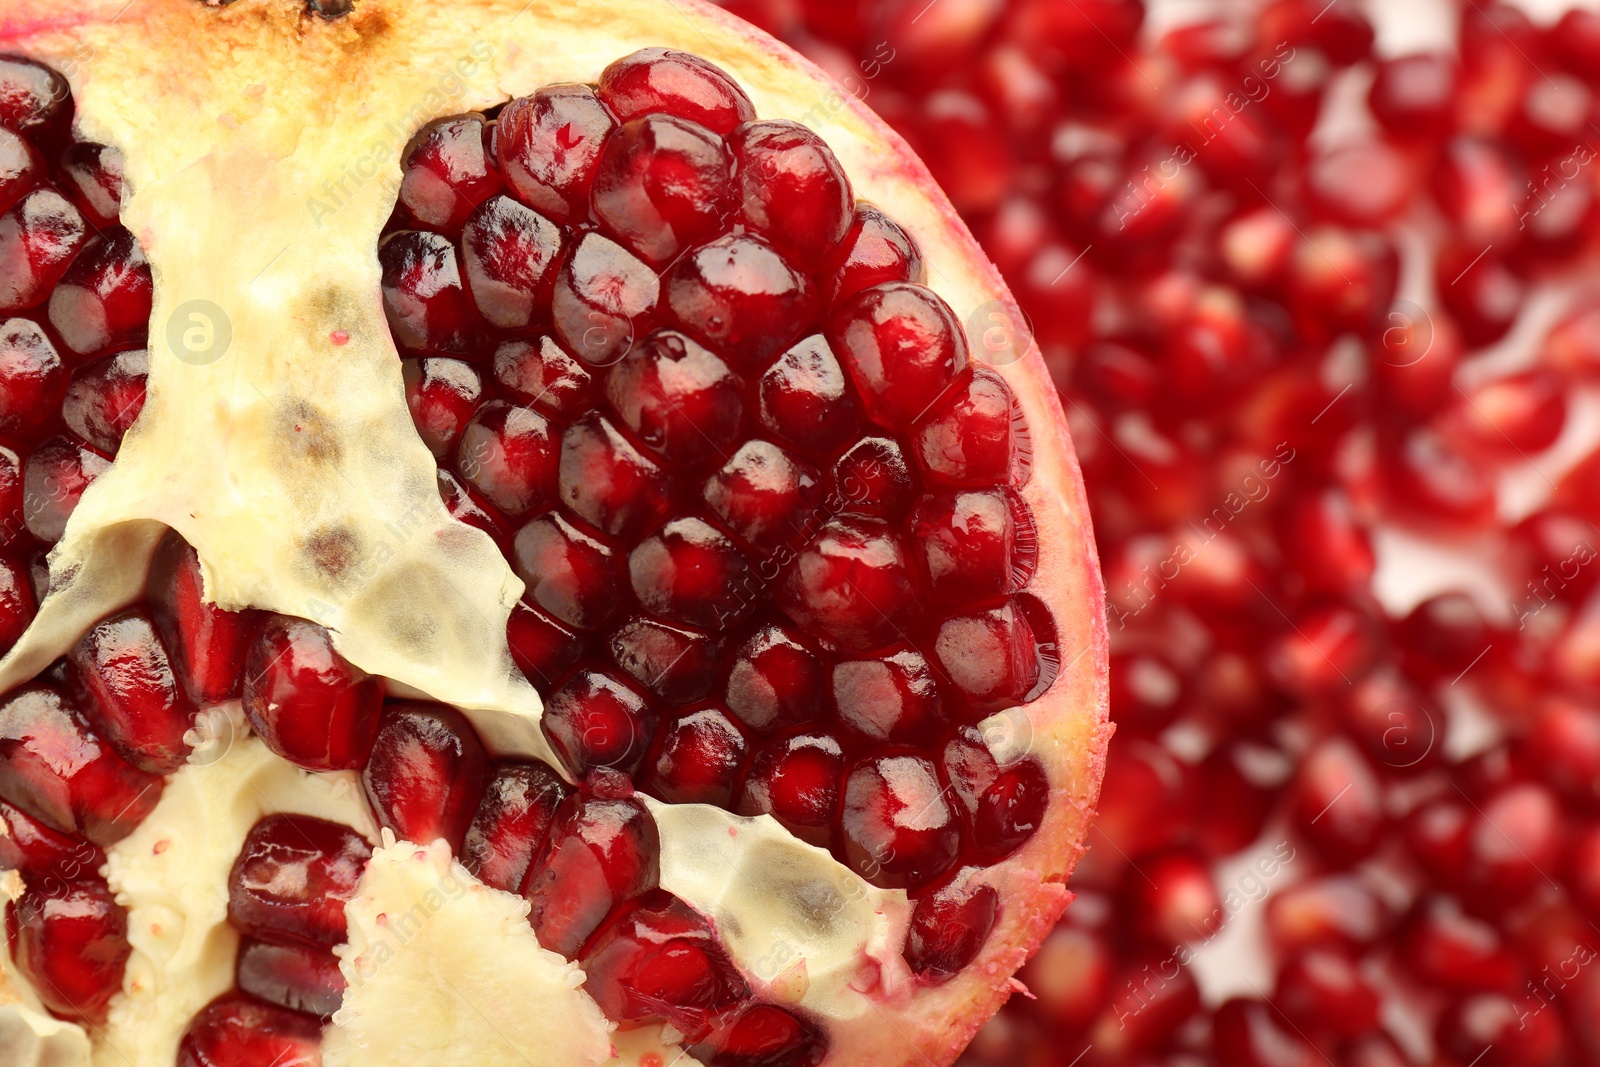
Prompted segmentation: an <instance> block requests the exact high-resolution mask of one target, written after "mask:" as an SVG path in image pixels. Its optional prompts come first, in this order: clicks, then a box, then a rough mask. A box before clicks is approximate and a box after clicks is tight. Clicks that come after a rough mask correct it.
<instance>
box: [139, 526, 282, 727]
mask: <svg viewBox="0 0 1600 1067" xmlns="http://www.w3.org/2000/svg"><path fill="white" fill-rule="evenodd" d="M147 589H148V592H149V596H150V601H151V604H152V606H153V607H154V609H155V610H154V615H155V621H156V626H157V627H159V628H160V630H161V636H162V638H163V639H164V640H165V641H166V647H167V652H168V655H169V656H170V657H171V659H172V663H173V667H174V668H175V669H176V670H177V672H178V677H179V678H180V679H181V680H182V682H183V685H184V689H185V691H186V692H187V693H188V694H189V698H190V699H191V700H192V701H194V702H195V703H196V704H199V705H201V706H204V705H207V704H215V703H218V702H219V701H223V700H227V699H229V698H230V697H233V696H234V695H236V694H237V693H239V680H240V674H241V672H242V671H243V669H244V662H245V654H246V648H247V645H248V643H249V641H250V634H251V628H252V627H253V625H254V623H255V616H254V613H253V612H249V611H226V610H224V609H222V608H219V607H218V606H217V605H216V604H215V603H212V602H208V601H207V600H206V599H205V581H204V577H203V575H202V572H201V570H200V557H199V555H198V554H197V553H196V552H195V550H194V549H193V548H191V547H190V546H189V543H188V542H186V541H185V540H184V539H183V538H182V537H181V536H179V535H178V534H177V533H176V532H173V533H169V534H167V536H166V537H165V538H163V539H162V542H161V545H160V547H158V548H157V549H156V554H155V557H154V559H153V560H152V562H151V564H150V578H149V584H148V586H147Z"/></svg>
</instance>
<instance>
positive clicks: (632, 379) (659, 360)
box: [606, 330, 744, 466]
mask: <svg viewBox="0 0 1600 1067" xmlns="http://www.w3.org/2000/svg"><path fill="white" fill-rule="evenodd" d="M743 393H744V383H743V382H742V381H741V380H740V379H739V376H738V375H736V374H734V373H733V372H732V371H731V370H729V369H728V365H727V364H726V363H724V362H723V361H722V360H720V359H718V358H717V357H716V356H715V355H713V354H712V353H711V352H709V351H707V350H706V349H705V348H703V347H701V346H700V345H699V344H697V343H696V342H695V341H693V340H691V339H690V338H688V337H685V336H684V335H683V334H681V333H675V332H673V331H670V330H662V331H658V332H656V333H653V334H651V335H650V336H649V337H646V338H645V339H644V340H643V341H641V342H640V343H639V344H636V345H634V346H633V348H632V350H631V351H629V352H628V354H627V355H626V356H624V357H622V359H621V360H620V361H619V362H618V363H617V365H616V366H614V367H612V368H611V371H610V373H609V374H608V375H607V376H606V398H607V399H608V400H609V401H610V402H611V408H612V410H613V411H615V412H616V413H617V418H618V419H619V420H620V421H621V422H622V424H623V425H624V426H626V427H628V428H629V429H630V430H632V431H633V433H634V436H635V437H637V438H638V439H639V440H640V441H642V442H643V443H644V444H645V445H646V446H647V447H649V448H650V449H652V450H654V451H655V452H657V453H658V454H660V455H661V456H663V457H665V459H666V460H667V461H668V463H669V464H671V465H673V466H694V465H697V464H700V463H704V462H707V461H709V460H712V459H714V458H717V457H719V456H721V455H724V454H725V453H726V452H727V450H728V449H729V447H730V446H731V445H732V443H733V441H734V439H735V438H736V437H737V436H738V434H739V430H740V428H741V424H742V421H743V417H744V402H743V399H742V398H743Z"/></svg>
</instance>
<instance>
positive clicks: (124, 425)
mask: <svg viewBox="0 0 1600 1067" xmlns="http://www.w3.org/2000/svg"><path fill="white" fill-rule="evenodd" d="M149 369H150V361H149V359H148V357H147V356H146V354H145V352H144V350H143V349H139V350H137V351H133V352H123V353H121V354H120V355H115V356H107V357H106V358H105V359H102V360H99V361H97V362H94V363H91V364H89V365H88V366H85V367H80V368H78V369H77V370H76V371H74V372H73V375H72V381H71V383H70V384H69V385H68V386H67V392H66V397H65V399H64V400H63V402H62V405H61V418H62V421H64V422H65V423H66V424H67V429H69V430H71V431H72V432H73V433H75V434H77V435H78V436H79V437H81V438H82V439H83V440H84V441H86V442H88V443H89V444H90V445H91V446H93V447H94V448H96V449H98V450H99V451H101V452H104V453H105V454H107V455H111V456H114V455H116V454H117V449H118V448H120V447H121V445H122V437H123V435H124V434H126V433H127V432H128V428H129V427H130V426H132V425H133V420H135V419H137V418H138V417H139V412H140V411H142V410H144V393H145V378H146V377H147V376H148V374H149Z"/></svg>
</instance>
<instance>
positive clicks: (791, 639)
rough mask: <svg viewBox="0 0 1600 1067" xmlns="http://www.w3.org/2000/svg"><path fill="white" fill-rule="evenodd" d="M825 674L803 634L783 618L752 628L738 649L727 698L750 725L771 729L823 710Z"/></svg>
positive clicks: (813, 716) (793, 722) (826, 682)
mask: <svg viewBox="0 0 1600 1067" xmlns="http://www.w3.org/2000/svg"><path fill="white" fill-rule="evenodd" d="M828 684H829V683H828V681H827V675H826V672H825V670H824V668H823V666H822V663H821V661H820V660H819V659H818V658H817V655H816V653H815V652H813V651H812V650H811V649H810V648H809V647H808V645H807V644H806V642H805V640H804V639H803V638H802V637H801V635H800V634H798V633H796V632H795V631H794V630H793V629H792V628H790V627H789V626H787V625H784V624H782V623H767V624H765V625H763V626H759V627H757V628H756V629H755V630H753V631H751V633H750V636H749V637H747V638H745V640H744V642H743V644H741V645H740V646H739V647H738V649H737V650H735V652H734V656H733V661H732V666H730V667H729V669H728V684H727V689H726V691H725V694H724V695H725V699H726V702H727V705H728V707H729V709H730V710H732V711H733V713H734V714H735V715H737V716H738V717H739V720H740V721H741V722H743V723H744V724H745V725H746V726H750V727H753V728H754V729H756V730H763V731H765V730H769V729H773V728H775V727H779V726H783V725H791V724H797V723H802V722H808V721H810V720H812V719H815V718H816V717H817V716H819V715H820V714H821V713H822V709H823V701H824V699H825V693H826V687H827V686H828Z"/></svg>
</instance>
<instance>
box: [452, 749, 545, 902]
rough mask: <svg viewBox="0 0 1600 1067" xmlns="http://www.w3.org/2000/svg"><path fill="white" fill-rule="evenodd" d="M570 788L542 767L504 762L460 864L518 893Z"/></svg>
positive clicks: (496, 885) (482, 878)
mask: <svg viewBox="0 0 1600 1067" xmlns="http://www.w3.org/2000/svg"><path fill="white" fill-rule="evenodd" d="M571 792H572V791H571V789H569V788H568V787H567V784H566V783H565V782H563V781H562V780H561V779H560V777H558V776H557V775H556V773H555V772H554V771H552V770H551V769H550V768H549V767H546V766H545V765H544V764H542V763H500V764H496V765H495V770H494V777H492V778H490V779H489V784H488V786H487V787H486V788H485V789H484V792H483V800H482V801H480V802H479V804H478V812H477V814H476V815H474V816H473V819H472V825H471V826H470V827H469V828H468V829H467V836H466V839H465V841H464V843H463V844H462V847H461V862H462V864H463V865H465V866H466V868H467V870H469V871H471V872H472V873H473V875H474V876H476V877H477V879H478V880H479V881H481V882H482V883H483V884H484V885H488V886H493V887H494V888H495V889H503V890H505V891H506V892H508V893H515V892H517V891H518V890H520V889H521V888H522V882H523V879H525V878H526V877H527V876H528V868H529V867H530V866H531V865H532V864H533V860H534V858H535V857H536V856H539V855H541V854H542V853H543V851H544V844H545V841H546V840H547V839H548V838H549V836H550V827H551V825H552V824H553V823H554V822H555V815H556V809H557V808H558V807H560V805H561V802H562V801H563V800H565V799H566V798H567V797H568V795H569V794H570V793H571Z"/></svg>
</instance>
